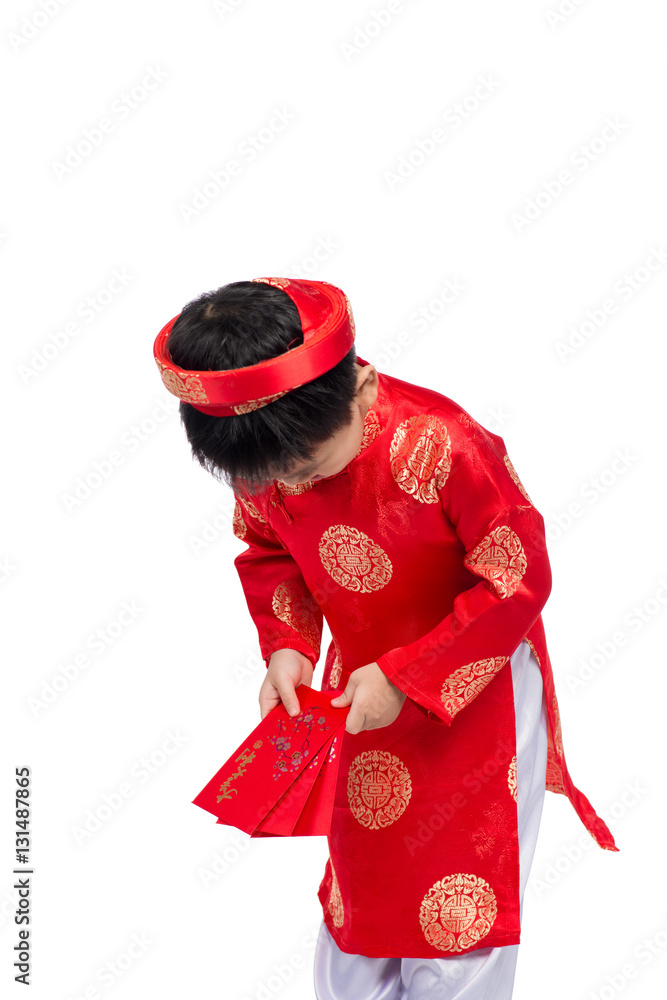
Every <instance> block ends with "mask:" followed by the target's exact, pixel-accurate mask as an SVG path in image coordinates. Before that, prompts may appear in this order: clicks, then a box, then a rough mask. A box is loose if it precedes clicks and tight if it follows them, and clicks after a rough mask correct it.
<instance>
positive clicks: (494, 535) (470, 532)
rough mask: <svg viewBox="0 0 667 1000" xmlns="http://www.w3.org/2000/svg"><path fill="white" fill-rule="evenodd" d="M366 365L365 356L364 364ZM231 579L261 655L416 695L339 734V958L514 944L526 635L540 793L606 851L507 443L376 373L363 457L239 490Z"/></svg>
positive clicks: (331, 865)
mask: <svg viewBox="0 0 667 1000" xmlns="http://www.w3.org/2000/svg"><path fill="white" fill-rule="evenodd" d="M360 363H361V364H363V363H364V362H361V361H360ZM234 530H235V532H236V534H237V536H238V537H239V538H242V539H243V540H244V541H245V542H247V543H248V548H247V549H246V550H245V551H244V552H242V553H241V554H240V555H239V556H237V558H236V560H235V564H236V568H237V570H238V572H239V575H240V579H241V582H242V585H243V588H244V592H245V594H246V599H247V602H248V607H249V610H250V613H251V615H252V617H253V619H254V621H255V623H256V625H257V628H258V633H259V638H260V646H261V650H262V655H263V656H264V657H265V658H266V661H267V662H268V657H269V656H270V654H271V652H273V651H274V650H276V649H280V648H284V647H287V648H290V647H291V648H295V649H300V650H301V651H303V652H306V654H307V655H309V657H310V659H311V662H313V663H315V662H316V661H317V658H318V656H319V646H320V640H321V629H322V615H324V616H326V620H327V623H328V624H329V627H330V629H331V633H332V636H333V641H332V643H331V644H330V647H329V649H328V651H327V655H326V661H325V665H324V672H323V677H322V690H323V691H325V690H330V689H331V688H336V689H339V688H340V689H344V688H345V686H346V683H347V679H348V677H349V675H350V673H351V671H353V670H354V669H356V668H357V667H360V666H363V665H365V664H367V663H371V662H374V661H375V662H377V663H378V664H379V666H380V667H381V669H382V670H383V671H384V672H385V673H386V674H387V676H388V677H389V679H390V680H391V681H392V682H393V683H394V684H396V686H397V687H399V688H400V689H401V690H402V691H404V692H405V693H406V695H407V697H406V700H405V702H404V704H403V707H402V709H401V712H400V714H399V716H398V718H397V719H396V720H395V722H394V723H392V724H391V725H390V726H385V727H382V728H380V729H375V730H369V731H363V732H361V733H357V734H354V735H352V734H349V733H346V732H344V731H343V732H344V736H343V740H342V745H341V749H340V758H341V759H340V768H339V772H338V777H337V787H336V798H335V803H334V812H333V820H332V826H331V831H330V834H329V837H328V845H329V855H330V857H329V860H328V861H327V864H326V868H325V872H324V877H323V879H322V882H321V884H320V887H319V890H318V896H319V899H320V902H321V904H322V909H323V914H324V919H325V921H326V923H327V926H328V928H329V930H330V932H331V934H332V935H333V937H334V939H335V940H336V943H337V944H338V946H339V947H340V948H341V949H342V950H343V951H346V952H351V953H356V954H362V955H368V956H400V957H429V958H430V957H443V956H445V955H448V954H449V955H451V954H458V953H461V952H464V951H470V950H474V949H476V948H486V947H495V946H499V945H508V944H515V943H517V942H518V941H519V936H520V922H519V863H518V835H517V822H516V801H515V799H514V794H515V784H513V781H514V776H513V767H515V764H516V761H515V755H516V742H515V739H516V734H515V724H514V705H513V689H512V678H511V671H510V670H509V669H504V668H505V667H506V666H507V664H508V663H509V657H510V655H511V654H512V653H513V652H514V650H515V649H516V648H517V646H518V645H519V643H520V642H521V640H522V639H524V638H526V639H527V641H528V642H529V643H530V645H531V647H532V649H533V651H534V652H535V655H536V657H537V659H538V661H539V664H540V668H541V671H542V677H543V681H544V689H545V695H546V699H547V707H548V718H549V755H548V767H547V787H548V788H550V789H551V790H553V791H558V792H561V793H563V794H565V795H566V796H567V797H568V798H569V799H570V801H571V802H572V804H573V806H574V808H575V809H576V811H577V813H578V815H579V816H580V818H581V819H582V821H583V822H584V824H585V825H586V827H587V829H588V830H589V831H590V833H591V834H592V835H593V836H594V837H595V838H596V840H597V842H598V843H599V844H600V846H602V847H605V848H608V849H610V850H616V848H615V845H614V841H613V838H612V835H611V833H610V831H609V830H608V828H607V826H606V825H605V823H604V822H603V821H602V819H600V818H599V817H598V816H597V815H596V813H595V812H594V810H593V808H592V806H591V805H590V803H589V801H588V799H587V798H586V797H585V796H584V795H583V794H582V793H581V792H580V791H579V790H578V789H576V788H575V786H574V785H573V784H572V781H571V778H570V776H569V773H568V770H567V767H566V764H565V757H564V755H563V749H562V736H561V731H560V720H559V715H558V705H557V701H556V695H555V691H554V685H553V676H552V671H551V664H550V661H549V657H548V653H547V648H546V641H545V636H544V629H543V626H542V619H541V614H540V612H541V609H542V608H543V606H544V604H545V602H546V600H547V598H548V596H549V592H550V589H551V573H550V568H549V560H548V556H547V551H546V544H545V535H544V521H543V518H542V516H541V515H540V514H539V513H538V511H537V510H536V509H535V507H534V506H533V504H532V502H531V500H530V498H529V496H528V494H527V493H526V491H525V488H524V487H523V485H522V484H521V482H520V481H519V479H518V476H517V473H516V471H515V469H514V467H513V465H512V463H511V462H510V460H509V456H508V455H507V450H506V447H505V444H504V442H503V440H502V438H501V437H499V436H498V435H497V434H493V433H491V432H490V431H488V430H486V429H485V428H483V427H482V426H481V425H480V424H479V423H478V422H477V421H475V420H474V419H473V418H472V417H471V416H470V415H469V414H468V413H466V412H465V411H464V410H463V409H462V408H461V407H460V406H459V405H458V404H456V403H455V402H454V401H453V400H451V399H448V398H447V397H446V396H443V395H441V394H439V393H436V392H433V391H431V390H428V389H424V388H421V387H418V386H415V385H411V384H409V383H407V382H403V381H401V380H399V379H396V378H393V377H391V376H388V375H383V374H380V377H379V394H378V399H377V402H376V403H375V404H374V405H373V407H371V409H370V410H369V411H368V413H367V415H366V421H365V430H364V441H363V442H362V447H361V449H360V452H359V454H358V455H357V456H356V457H355V458H354V459H353V460H352V461H351V462H350V463H349V464H348V465H347V466H346V467H345V469H344V470H343V471H342V472H340V473H338V474H337V475H335V476H331V477H328V478H326V479H322V480H319V481H317V482H315V483H311V484H305V486H301V487H293V488H291V489H290V488H287V487H285V486H283V485H282V484H280V483H277V482H274V483H273V484H272V485H271V486H270V487H267V488H266V489H264V490H263V491H262V492H260V493H258V494H255V495H253V496H252V497H250V496H245V497H241V496H240V497H237V513H236V517H235V528H234Z"/></svg>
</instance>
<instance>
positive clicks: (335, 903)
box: [328, 861, 345, 927]
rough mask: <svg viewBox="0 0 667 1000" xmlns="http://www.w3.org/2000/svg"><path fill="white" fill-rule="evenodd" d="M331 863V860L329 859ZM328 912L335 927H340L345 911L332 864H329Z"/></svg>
mask: <svg viewBox="0 0 667 1000" xmlns="http://www.w3.org/2000/svg"><path fill="white" fill-rule="evenodd" d="M329 864H331V861H329ZM328 908H329V913H330V914H331V918H332V920H333V922H334V926H335V927H342V926H343V921H344V920H345V912H344V910H343V897H342V896H341V894H340V886H339V885H338V879H337V878H336V873H335V871H334V867H333V865H331V890H330V892H329V907H328Z"/></svg>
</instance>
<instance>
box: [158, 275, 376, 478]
mask: <svg viewBox="0 0 667 1000" xmlns="http://www.w3.org/2000/svg"><path fill="white" fill-rule="evenodd" d="M301 343H303V330H302V328H301V321H300V319H299V313H298V311H297V308H296V306H295V304H294V302H292V300H291V298H290V297H289V295H287V293H286V292H284V291H283V290H282V289H281V288H278V287H276V286H274V285H268V284H266V283H264V282H256V281H235V282H232V283H231V284H228V285H223V286H222V287H221V288H218V289H216V290H215V291H211V292H204V293H203V294H202V295H200V296H199V297H198V298H196V299H193V300H191V301H190V302H188V303H187V305H185V306H184V307H183V309H182V310H181V313H180V315H179V317H178V319H177V320H176V322H175V323H174V326H173V327H172V330H171V333H170V334H169V339H168V340H167V349H168V351H169V355H170V356H171V360H172V361H173V362H174V364H176V365H178V366H179V368H184V369H187V370H189V371H207V370H213V371H221V370H223V369H229V368H243V367H245V366H246V365H254V364H257V363H258V362H260V361H264V360H266V359H267V358H274V357H277V356H278V355H279V354H284V353H285V351H287V350H291V349H293V348H294V347H297V346H298V345H299V344H301ZM357 370H358V368H357V364H356V352H355V349H354V347H352V348H351V349H350V350H349V351H348V353H347V354H346V355H345V357H344V358H343V359H342V361H339V362H338V364H337V365H336V366H335V367H334V368H331V369H330V370H329V371H327V372H325V373H324V374H323V375H320V376H318V378H316V379H313V380H312V382H306V383H305V384H304V385H301V386H299V387H298V388H297V389H292V390H291V391H290V392H287V393H285V395H284V396H280V397H279V398H278V399H276V400H274V401H273V402H272V403H267V404H266V405H265V406H261V407H259V408H258V409H256V410H252V411H251V412H250V413H243V414H239V415H235V416H229V417H214V416H211V415H210V414H206V413H202V412H201V411H200V410H197V409H195V407H194V406H191V405H190V403H186V402H184V401H183V400H181V403H180V407H179V409H180V416H181V421H182V423H183V426H184V428H185V433H186V435H187V438H188V441H189V443H190V447H191V449H192V455H193V458H195V459H196V460H197V461H198V462H199V463H200V465H202V466H203V467H204V468H205V469H206V470H207V472H210V473H211V474H212V475H213V476H215V477H216V478H217V479H220V480H222V481H224V482H226V483H227V484H228V485H229V486H231V487H232V489H233V490H234V491H235V492H236V491H246V492H253V491H255V490H256V489H259V488H261V487H262V486H264V485H265V484H266V483H267V482H270V481H271V480H272V479H274V478H276V477H277V476H278V475H280V474H281V473H283V474H284V473H287V472H289V471H290V470H291V469H293V468H294V466H295V465H297V464H302V463H303V462H304V460H305V461H310V460H311V459H312V457H313V454H314V451H315V449H316V448H317V446H318V445H320V444H321V443H322V442H323V441H326V440H327V438H329V437H331V436H332V435H333V434H335V433H336V431H338V430H339V429H340V428H341V427H344V426H347V425H348V424H349V423H350V420H351V419H352V403H353V400H354V396H355V394H356V391H357V376H356V372H357Z"/></svg>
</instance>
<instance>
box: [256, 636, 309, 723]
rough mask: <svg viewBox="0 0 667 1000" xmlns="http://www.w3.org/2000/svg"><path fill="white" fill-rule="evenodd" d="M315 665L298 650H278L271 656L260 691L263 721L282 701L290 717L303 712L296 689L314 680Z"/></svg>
mask: <svg viewBox="0 0 667 1000" xmlns="http://www.w3.org/2000/svg"><path fill="white" fill-rule="evenodd" d="M313 673H314V670H313V665H312V663H311V662H310V660H309V659H308V657H307V656H305V655H304V654H303V653H300V652H299V651H298V650H296V649H278V650H276V652H275V653H272V654H271V657H270V659H269V665H268V667H267V668H266V677H265V678H264V680H263V682H262V686H261V688H260V689H259V708H260V712H261V714H262V719H263V718H264V717H265V716H266V715H268V714H269V712H270V711H271V710H272V709H274V708H275V707H276V705H277V704H278V703H279V702H281V701H282V703H283V705H284V706H285V708H286V709H287V712H288V714H289V715H291V716H294V715H298V714H299V712H300V711H301V708H300V706H299V699H298V697H297V694H296V690H295V689H296V688H297V687H298V686H299V684H308V685H310V682H311V681H312V679H313Z"/></svg>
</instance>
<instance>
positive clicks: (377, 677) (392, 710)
mask: <svg viewBox="0 0 667 1000" xmlns="http://www.w3.org/2000/svg"><path fill="white" fill-rule="evenodd" d="M405 698H406V696H405V693H404V692H403V691H401V690H400V689H399V688H397V687H396V685H395V684H392V682H391V681H390V680H389V678H388V677H387V675H386V674H385V673H384V671H383V670H382V669H381V668H380V667H379V666H378V665H377V663H367V664H366V666H365V667H358V668H357V670H353V671H352V673H351V674H350V679H349V680H348V682H347V687H346V688H345V690H344V691H343V693H342V694H339V695H338V696H337V697H336V698H332V699H331V704H332V706H333V707H334V708H345V706H346V705H350V706H351V708H350V711H349V713H348V716H347V719H346V720H345V729H346V730H347V732H348V733H360V732H361V731H362V730H364V729H381V728H382V727H383V726H390V725H391V723H392V722H393V721H394V720H395V719H397V718H398V715H399V712H400V711H401V709H402V707H403V702H404V701H405Z"/></svg>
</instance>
